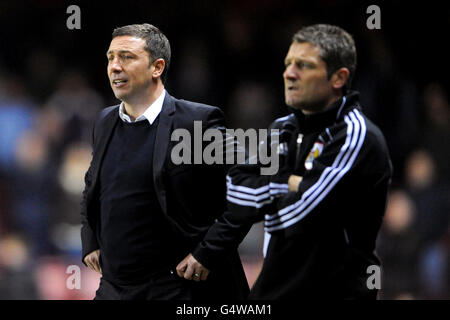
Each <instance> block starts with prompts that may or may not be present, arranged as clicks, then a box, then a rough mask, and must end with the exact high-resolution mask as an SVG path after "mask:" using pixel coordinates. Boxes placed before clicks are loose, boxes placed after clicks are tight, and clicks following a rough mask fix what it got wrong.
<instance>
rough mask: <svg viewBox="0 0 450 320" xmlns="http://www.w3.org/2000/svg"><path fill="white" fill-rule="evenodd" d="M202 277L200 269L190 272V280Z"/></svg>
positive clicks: (197, 280)
mask: <svg viewBox="0 0 450 320" xmlns="http://www.w3.org/2000/svg"><path fill="white" fill-rule="evenodd" d="M201 279H202V272H201V271H194V273H193V274H192V280H194V281H196V282H199V281H200V280H201Z"/></svg>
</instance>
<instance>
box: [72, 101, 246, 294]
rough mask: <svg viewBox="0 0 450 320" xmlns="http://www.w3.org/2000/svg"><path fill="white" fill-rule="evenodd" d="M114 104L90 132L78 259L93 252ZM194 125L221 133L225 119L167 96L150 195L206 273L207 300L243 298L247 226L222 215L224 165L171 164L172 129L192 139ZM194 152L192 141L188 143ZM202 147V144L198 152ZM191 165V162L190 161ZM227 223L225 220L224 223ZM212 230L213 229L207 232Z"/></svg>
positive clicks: (217, 112) (214, 110) (96, 246)
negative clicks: (242, 247)
mask: <svg viewBox="0 0 450 320" xmlns="http://www.w3.org/2000/svg"><path fill="white" fill-rule="evenodd" d="M118 108H119V105H116V106H112V107H108V108H105V109H104V110H103V111H102V112H101V114H100V117H99V118H98V119H97V121H96V123H95V125H94V130H93V154H92V161H91V164H90V167H89V169H88V171H87V173H86V175H85V183H86V186H85V190H84V192H83V201H82V210H81V216H82V229H81V240H82V256H83V260H84V257H85V256H86V255H87V254H89V253H90V252H92V251H94V250H96V249H99V241H98V239H97V232H96V230H97V228H98V227H99V217H100V212H99V186H98V185H99V183H98V180H99V172H100V168H101V165H102V160H103V157H104V154H105V150H106V148H107V146H108V143H109V141H110V138H111V136H112V133H113V131H114V128H115V126H116V124H117V123H118V121H121V120H120V119H119V117H118ZM194 121H201V122H202V132H204V131H205V130H206V129H208V128H217V129H219V130H221V132H223V133H225V119H224V115H223V113H222V112H221V110H220V109H218V108H216V107H212V106H207V105H203V104H199V103H194V102H190V101H186V100H178V99H175V98H174V97H172V96H170V95H169V94H168V93H167V94H166V97H165V99H164V103H163V107H162V110H161V113H160V114H159V124H158V128H157V131H156V141H155V145H154V152H153V159H149V161H152V162H153V177H154V181H153V182H154V185H155V190H156V195H157V198H158V201H159V203H160V205H161V209H162V211H163V213H164V214H165V217H166V218H167V219H168V221H169V222H170V223H171V226H172V227H173V230H174V231H175V232H177V233H178V234H180V235H182V237H183V239H185V243H184V244H188V246H187V247H188V248H189V249H190V251H187V252H186V255H187V254H189V253H190V252H191V253H193V255H194V257H195V258H196V259H197V260H198V261H200V262H201V263H202V264H203V265H204V266H205V267H207V268H208V269H210V270H211V272H210V275H209V277H208V280H207V281H205V283H203V284H202V285H203V287H204V288H205V290H204V293H205V296H204V297H206V298H208V299H215V298H217V299H221V298H228V299H229V298H234V299H243V298H245V297H246V296H247V294H248V291H249V288H248V284H247V281H246V278H245V274H244V271H243V268H242V264H241V261H240V259H239V255H238V253H237V246H238V245H239V243H240V242H241V241H242V239H243V238H244V237H245V235H246V233H247V232H248V230H249V228H250V226H251V225H242V224H236V223H234V222H233V221H232V218H230V217H232V215H231V214H230V213H229V212H227V211H226V199H225V196H226V181H225V177H226V172H227V169H228V167H227V166H226V165H220V164H213V165H206V164H203V163H202V164H186V163H184V164H183V163H182V164H179V165H175V164H174V163H173V162H172V161H171V153H172V148H173V147H174V146H175V145H177V144H178V143H179V142H178V141H171V135H172V132H173V131H174V130H175V129H185V130H187V131H188V132H189V133H190V135H191V137H192V138H194ZM191 146H192V148H194V141H191ZM203 147H204V145H202V148H203ZM191 163H193V162H191ZM230 219H231V220H230ZM211 226H213V227H211Z"/></svg>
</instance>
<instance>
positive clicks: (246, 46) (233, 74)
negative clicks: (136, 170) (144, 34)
mask: <svg viewBox="0 0 450 320" xmlns="http://www.w3.org/2000/svg"><path fill="white" fill-rule="evenodd" d="M71 4H77V5H79V6H80V8H81V30H68V29H67V27H66V20H67V18H68V17H69V14H67V13H66V9H67V7H68V6H69V5H71ZM370 4H377V5H379V6H380V8H381V29H380V30H369V29H368V28H367V27H366V20H367V18H368V17H369V14H367V13H366V8H367V7H368V5H370ZM143 22H149V23H152V24H154V25H156V26H158V27H159V28H160V29H161V30H162V31H163V32H164V33H165V34H166V35H167V36H168V38H169V40H170V42H171V46H172V62H171V68H170V71H169V75H168V76H169V77H168V82H167V85H166V88H167V89H168V91H169V92H170V93H171V94H172V95H174V96H176V97H178V98H184V99H188V100H194V101H199V102H203V103H207V104H213V105H217V106H219V107H220V108H222V110H223V111H224V112H225V114H226V115H227V117H228V119H229V123H230V127H234V128H237V127H239V128H244V129H245V128H265V127H266V126H267V125H268V124H269V123H270V122H271V120H273V119H274V118H275V117H277V116H282V115H284V114H285V113H286V108H285V105H284V103H283V101H284V99H283V82H282V76H281V75H282V72H283V59H284V56H285V54H286V52H287V49H288V47H289V44H290V39H291V36H292V34H293V33H294V32H296V31H297V30H298V29H299V28H300V27H302V26H304V25H307V24H311V23H331V24H337V25H339V26H341V27H343V28H344V29H346V30H347V31H349V32H350V33H351V34H352V35H353V36H354V38H355V41H356V46H357V50H358V67H357V72H356V76H355V79H354V86H353V87H354V88H355V89H357V90H359V91H360V92H361V94H362V96H361V101H362V104H363V106H364V111H365V113H366V114H367V115H368V116H369V117H370V118H371V119H372V120H373V121H374V122H375V123H376V124H377V125H379V126H380V128H381V129H382V130H383V132H384V134H385V136H386V139H387V141H388V144H389V147H390V152H391V155H392V159H393V162H394V169H395V176H394V179H393V185H392V188H391V192H390V198H389V202H388V207H387V212H386V217H385V221H384V224H383V228H382V230H381V233H380V236H379V241H378V254H379V256H380V257H381V258H382V261H383V270H382V290H381V292H380V298H381V299H449V298H450V280H449V278H450V277H449V274H450V262H449V259H450V257H449V252H450V250H449V248H450V233H449V213H450V210H449V209H450V204H449V201H450V200H449V198H450V197H449V192H450V187H449V186H450V166H449V165H448V162H449V161H448V160H449V152H450V108H449V96H448V89H449V87H448V84H449V83H448V53H447V51H446V50H445V42H446V41H445V38H446V36H445V34H446V33H447V32H448V30H449V24H450V12H449V10H448V9H444V7H440V6H439V5H435V4H433V3H432V2H427V4H424V3H415V4H406V3H405V2H400V1H390V2H386V3H384V2H366V3H364V2H360V1H358V2H356V1H332V0H321V1H315V2H312V1H308V2H306V1H292V0H290V1H270V0H261V1H256V0H243V1H238V0H234V1H220V2H219V1H183V2H181V1H180V2H178V1H123V2H117V3H116V2H95V1H71V2H65V1H56V0H39V1H22V0H18V1H2V2H1V3H0V43H1V47H0V48H1V50H0V299H91V298H92V297H93V295H94V292H95V289H96V287H97V285H98V276H97V275H96V274H94V273H93V272H91V271H89V270H88V269H87V268H85V267H84V266H83V265H82V264H81V263H80V239H79V210H78V209H79V202H80V201H81V191H82V188H83V175H84V172H85V170H86V169H87V166H88V164H89V161H90V134H91V129H92V121H93V119H94V117H95V114H96V113H97V112H98V111H99V110H100V109H101V108H103V107H105V106H108V105H112V104H116V103H117V101H116V100H115V98H114V96H113V94H112V92H111V89H110V87H109V84H108V81H107V76H106V57H105V52H106V49H107V48H108V45H109V42H110V39H111V32H112V30H113V28H115V27H117V26H122V25H125V24H131V23H143ZM262 233H263V229H262V225H261V224H258V225H255V227H254V228H253V229H252V231H251V232H250V234H249V235H248V236H247V238H246V240H245V241H244V243H243V244H242V245H241V247H240V252H241V257H242V260H243V262H244V265H245V268H246V272H247V276H248V280H249V282H250V284H252V283H253V281H254V280H255V278H256V277H257V275H258V272H259V269H260V267H261V262H262V254H261V250H262ZM69 265H78V266H80V267H81V289H80V290H69V289H67V287H66V280H67V278H68V277H69V274H67V273H66V269H67V267H68V266H69Z"/></svg>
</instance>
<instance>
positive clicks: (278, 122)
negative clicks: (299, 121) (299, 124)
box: [269, 113, 296, 129]
mask: <svg viewBox="0 0 450 320" xmlns="http://www.w3.org/2000/svg"><path fill="white" fill-rule="evenodd" d="M295 122H296V119H295V115H294V114H293V113H291V114H288V115H287V116H284V117H281V118H277V119H275V121H273V122H272V123H271V125H270V127H269V129H280V128H282V127H283V126H284V125H285V124H286V123H293V124H294V125H295Z"/></svg>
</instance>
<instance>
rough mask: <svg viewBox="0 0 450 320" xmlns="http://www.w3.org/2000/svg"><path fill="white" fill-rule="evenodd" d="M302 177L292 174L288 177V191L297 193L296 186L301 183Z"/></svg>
mask: <svg viewBox="0 0 450 320" xmlns="http://www.w3.org/2000/svg"><path fill="white" fill-rule="evenodd" d="M302 179H303V178H302V177H300V176H296V175H294V174H291V175H290V176H289V180H288V188H289V191H295V192H297V191H298V185H299V184H300V182H301V181H302Z"/></svg>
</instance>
